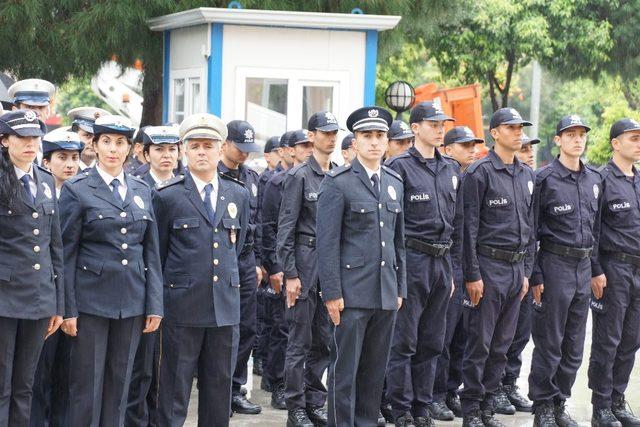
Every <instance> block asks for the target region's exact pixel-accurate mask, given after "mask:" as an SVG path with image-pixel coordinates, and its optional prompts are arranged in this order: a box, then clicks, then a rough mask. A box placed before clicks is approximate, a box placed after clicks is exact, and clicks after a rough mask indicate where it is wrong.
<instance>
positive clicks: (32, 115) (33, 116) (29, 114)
mask: <svg viewBox="0 0 640 427" xmlns="http://www.w3.org/2000/svg"><path fill="white" fill-rule="evenodd" d="M36 118H38V116H37V115H36V113H34V112H33V111H31V110H28V111H25V113H24V119H25V120H26V121H28V122H32V121H34V120H35V119H36Z"/></svg>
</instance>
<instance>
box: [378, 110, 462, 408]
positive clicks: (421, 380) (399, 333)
mask: <svg viewBox="0 0 640 427" xmlns="http://www.w3.org/2000/svg"><path fill="white" fill-rule="evenodd" d="M423 120H429V121H445V120H453V119H451V118H450V117H448V116H446V115H444V114H443V113H442V111H441V110H439V109H438V108H437V106H434V104H433V103H432V102H424V103H420V104H418V105H417V106H416V107H414V108H413V110H412V111H411V122H412V123H416V122H421V121H423ZM386 165H387V166H389V167H390V168H391V169H393V170H394V171H396V172H397V173H398V175H400V177H402V180H403V184H404V221H405V238H406V242H405V245H406V257H407V299H406V300H405V302H404V304H403V306H402V308H401V309H400V310H399V312H398V316H397V318H396V327H395V330H394V335H393V344H392V346H391V355H390V357H389V366H388V367H387V399H388V401H389V402H390V403H391V407H392V413H393V416H394V418H395V419H396V421H397V420H398V419H399V418H401V417H405V419H408V418H411V417H412V416H413V417H416V418H429V416H430V415H429V410H428V406H429V404H430V403H431V400H432V393H433V383H434V379H435V373H436V364H437V361H438V357H439V356H440V354H441V352H442V348H443V344H444V338H445V331H446V317H447V316H446V314H447V307H448V302H449V298H450V296H451V287H452V265H451V253H450V250H451V249H452V246H453V250H454V252H455V251H459V250H460V248H461V245H460V243H461V230H462V203H461V201H460V197H461V194H462V192H461V191H459V187H460V186H459V184H460V168H459V165H458V164H457V163H456V162H455V161H453V160H451V159H448V158H445V157H443V156H442V155H441V154H440V152H439V151H438V150H435V151H434V157H433V158H430V159H426V158H424V157H423V156H422V155H421V154H420V152H419V151H418V149H417V148H416V147H415V146H414V147H411V148H409V150H408V151H407V152H405V153H403V154H401V155H399V156H396V157H394V158H392V159H390V160H388V161H387V162H386ZM456 213H457V215H456Z"/></svg>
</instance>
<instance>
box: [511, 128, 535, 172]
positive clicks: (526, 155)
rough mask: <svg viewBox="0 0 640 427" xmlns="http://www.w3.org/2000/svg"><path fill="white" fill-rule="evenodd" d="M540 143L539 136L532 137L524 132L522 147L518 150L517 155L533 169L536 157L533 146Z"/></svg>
mask: <svg viewBox="0 0 640 427" xmlns="http://www.w3.org/2000/svg"><path fill="white" fill-rule="evenodd" d="M539 143H540V139H539V138H530V137H529V136H527V135H526V134H524V133H523V134H522V148H520V150H519V151H517V152H516V157H517V158H518V160H520V161H521V162H522V163H524V164H525V165H527V166H529V167H530V168H531V169H535V165H536V159H535V156H534V154H535V151H534V149H533V146H534V145H536V144H539Z"/></svg>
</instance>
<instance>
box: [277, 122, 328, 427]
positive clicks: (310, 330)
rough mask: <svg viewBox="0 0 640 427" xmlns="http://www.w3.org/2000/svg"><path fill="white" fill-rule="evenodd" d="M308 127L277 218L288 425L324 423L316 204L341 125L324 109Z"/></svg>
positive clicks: (323, 322)
mask: <svg viewBox="0 0 640 427" xmlns="http://www.w3.org/2000/svg"><path fill="white" fill-rule="evenodd" d="M308 127H309V140H310V141H311V143H312V144H313V154H312V155H311V156H310V157H309V159H308V160H307V161H305V162H303V163H302V164H300V165H298V166H295V167H294V168H292V169H291V170H289V171H288V172H287V178H286V180H285V182H284V194H286V197H285V198H283V199H282V205H281V207H280V216H279V220H278V247H277V249H278V250H277V253H278V259H279V260H280V262H281V263H282V268H283V272H284V279H285V281H286V303H287V309H286V311H285V319H286V320H287V324H288V330H289V338H288V340H287V356H286V360H285V372H286V374H285V400H286V404H287V409H288V411H289V417H288V421H287V425H289V426H291V427H299V426H300V427H302V426H310V425H313V424H316V425H326V423H327V414H326V411H325V410H324V408H323V407H324V404H325V401H326V393H327V391H326V388H325V387H324V385H323V384H322V375H323V374H324V371H325V370H326V369H327V366H328V365H329V317H328V315H327V309H326V308H325V307H324V304H322V303H320V304H318V302H319V301H320V298H319V292H320V289H319V286H318V263H317V261H318V260H317V255H316V250H315V247H316V207H317V202H318V191H319V189H320V183H321V182H322V180H323V178H324V176H325V173H326V172H327V171H328V170H329V169H331V168H332V167H334V166H336V165H334V164H332V163H331V160H330V157H331V154H332V153H333V149H334V148H335V144H336V137H337V135H338V129H339V127H338V121H337V120H336V118H335V116H334V115H333V114H332V113H330V112H328V111H322V112H318V113H315V114H313V115H312V116H311V117H310V118H309V124H308ZM312 423H313V424H312Z"/></svg>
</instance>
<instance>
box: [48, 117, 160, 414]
mask: <svg viewBox="0 0 640 427" xmlns="http://www.w3.org/2000/svg"><path fill="white" fill-rule="evenodd" d="M93 130H94V141H93V148H94V150H95V151H96V154H97V156H98V164H97V165H96V166H95V167H94V168H92V169H90V170H89V171H88V172H85V173H82V174H79V175H77V176H75V177H73V178H71V179H69V180H67V181H66V182H65V183H64V185H63V186H62V192H61V194H60V218H61V221H62V232H63V242H64V253H65V293H66V311H65V321H64V324H63V325H62V330H63V332H65V333H66V334H68V335H70V336H72V337H73V338H72V339H71V361H70V366H72V369H71V370H70V374H69V384H70V385H69V399H70V406H69V425H74V426H75V425H83V426H98V425H120V424H122V423H123V421H124V412H125V407H126V405H125V403H124V402H126V396H127V392H128V390H129V381H130V379H131V370H132V367H133V360H134V357H135V354H136V350H137V348H138V342H139V341H140V336H141V335H142V333H151V332H153V331H155V330H156V329H158V326H159V325H160V319H161V317H162V315H163V308H162V293H161V289H162V288H161V286H162V282H161V280H162V279H161V271H160V259H159V256H158V230H157V227H156V226H155V224H154V213H153V209H152V206H151V189H150V188H149V186H148V185H147V184H146V183H145V182H144V181H142V180H140V179H139V178H136V177H133V176H131V175H128V176H127V175H125V174H124V169H123V166H124V162H125V160H126V158H127V154H128V152H129V149H130V147H131V142H130V139H129V138H131V136H132V135H133V131H134V129H133V127H131V122H130V121H129V120H128V119H126V118H125V117H122V116H112V115H107V116H101V117H99V118H98V119H97V120H96V122H95V123H94V125H93Z"/></svg>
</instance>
